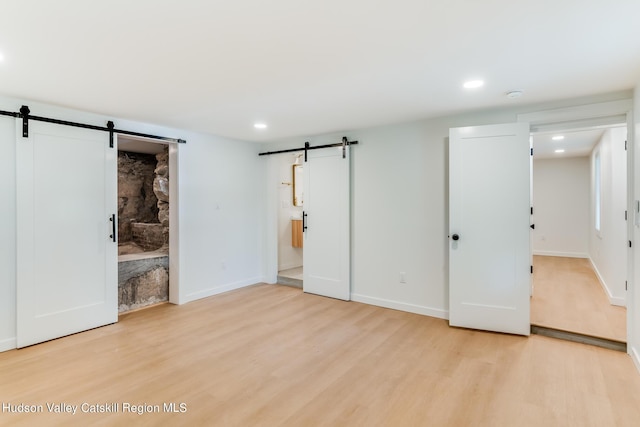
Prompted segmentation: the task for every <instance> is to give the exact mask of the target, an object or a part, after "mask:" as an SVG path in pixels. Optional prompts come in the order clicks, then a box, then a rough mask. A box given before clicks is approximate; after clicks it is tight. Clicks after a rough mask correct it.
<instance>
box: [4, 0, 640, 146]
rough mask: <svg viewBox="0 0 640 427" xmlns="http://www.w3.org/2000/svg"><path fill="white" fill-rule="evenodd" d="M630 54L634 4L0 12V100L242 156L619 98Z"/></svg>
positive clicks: (639, 18)
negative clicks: (49, 107)
mask: <svg viewBox="0 0 640 427" xmlns="http://www.w3.org/2000/svg"><path fill="white" fill-rule="evenodd" d="M639 53H640V1H638V0H615V1H612V0H589V1H584V0H562V1H558V0H534V1H523V0H521V1H513V0H483V1H474V0H322V1H319V0H315V1H310V0H271V1H264V0H244V1H232V0H224V1H222V0H210V1H204V0H180V1H178V0H175V1H168V0H167V1H159V0H135V1H132V0H111V1H102V2H97V1H86V0H57V1H48V0H40V1H37V0H34V1H13V2H3V4H2V5H1V6H0V54H2V56H4V60H3V61H1V62H0V94H4V95H8V96H16V97H21V98H26V99H32V100H36V101H42V102H47V103H52V104H57V105H63V106H68V107H72V108H77V109H82V110H87V111H92V112H97V113H101V114H105V115H109V116H115V117H124V118H129V119H134V120H139V121H144V122H150V123H157V124H162V125H167V126H172V127H178V128H186V129H191V130H197V131H204V132H208V133H212V134H218V135H223V136H228V137H232V138H238V139H243V140H252V141H270V140H275V139H280V138H285V137H293V136H303V135H314V134H319V133H325V132H334V131H336V132H337V131H347V130H350V129H357V128H362V127H368V126H375V125H380V124H389V123H398V122H404V121H411V120H416V119H421V118H429V117H437V116H442V115H445V114H451V113H457V112H461V111H468V110H474V109H480V108H487V107H503V106H504V107H506V106H509V105H513V104H523V103H536V102H541V101H551V100H557V99H566V98H571V97H577V96H584V95H591V94H598V93H605V92H612V91H618V90H626V89H630V88H632V87H633V86H634V84H635V83H637V82H638V80H640V54H639ZM470 78H483V79H484V80H485V81H486V85H485V86H484V87H483V88H481V89H477V90H474V91H465V90H463V89H462V88H461V85H462V83H463V81H464V80H466V79H470ZM514 89H519V90H524V96H523V97H521V98H519V99H508V98H507V97H505V93H506V92H507V91H509V90H514ZM32 113H34V114H36V112H32ZM256 121H264V122H265V123H267V124H268V126H269V127H268V129H266V130H256V129H254V128H253V123H254V122H256Z"/></svg>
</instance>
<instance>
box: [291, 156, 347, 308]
mask: <svg viewBox="0 0 640 427" xmlns="http://www.w3.org/2000/svg"><path fill="white" fill-rule="evenodd" d="M349 150H350V147H349V146H347V147H345V150H344V151H343V149H342V148H323V149H318V150H310V151H308V153H307V162H306V163H305V164H304V217H303V228H304V252H303V264H304V272H303V282H302V283H303V284H302V287H303V290H304V291H305V292H309V293H313V294H318V295H323V296H327V297H331V298H338V299H342V300H350V299H351V284H350V246H349V242H350V209H349V200H350V186H351V184H350V179H349V177H350V166H349V165H350V157H349ZM343 154H344V157H343Z"/></svg>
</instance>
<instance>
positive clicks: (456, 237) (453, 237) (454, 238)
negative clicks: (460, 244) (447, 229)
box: [451, 234, 460, 241]
mask: <svg viewBox="0 0 640 427" xmlns="http://www.w3.org/2000/svg"><path fill="white" fill-rule="evenodd" d="M451 238H452V239H453V240H456V241H458V240H460V236H458V235H457V234H454V235H453V236H451Z"/></svg>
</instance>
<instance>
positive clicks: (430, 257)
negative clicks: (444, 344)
mask: <svg viewBox="0 0 640 427" xmlns="http://www.w3.org/2000/svg"><path fill="white" fill-rule="evenodd" d="M630 97H631V94H630V93H629V92H623V93H616V94H608V95H603V96H598V97H589V98H583V99H578V100H564V101H561V102H556V103H546V104H539V105H531V106H525V107H514V108H511V109H507V110H485V111H475V112H471V113H468V114H461V115H456V116H451V117H444V118H438V119H432V120H424V121H418V122H413V123H406V124H398V125H391V126H381V127H377V128H369V129H361V130H353V131H345V132H340V133H332V134H328V135H322V136H315V137H301V138H296V139H291V140H287V141H281V142H279V143H274V144H270V145H269V146H268V147H265V151H267V149H268V150H275V149H283V148H295V147H300V146H302V145H303V144H304V141H309V142H310V143H311V145H321V144H328V143H336V142H340V140H341V138H342V136H343V135H344V136H348V137H349V139H350V140H358V141H359V144H358V145H357V146H354V147H352V151H351V153H352V194H351V200H352V202H351V203H352V204H351V265H352V270H351V271H352V273H351V274H352V276H351V291H352V298H353V299H354V300H356V301H361V302H366V303H370V304H375V305H379V306H383V307H390V308H396V309H400V310H405V311H410V312H415V313H421V314H427V315H431V316H435V317H441V318H446V317H448V310H449V299H448V293H449V289H448V280H449V279H448V268H449V267H448V239H447V234H448V219H447V218H448V199H447V197H448V196H447V194H448V170H447V164H448V148H447V147H448V142H447V139H448V134H449V128H450V127H458V126H472V125H482V124H497V123H510V122H516V121H517V115H518V114H519V113H525V112H534V111H542V110H545V109H552V108H562V107H570V106H576V105H585V104H591V103H597V102H604V101H609V100H614V99H628V98H630ZM267 191H268V192H269V191H271V195H270V196H268V198H269V199H270V200H274V202H269V203H275V200H276V194H275V190H273V189H272V190H269V189H267ZM272 212H275V208H274V207H270V208H269V209H268V211H267V213H266V215H267V219H266V223H267V224H272V226H271V227H275V224H276V222H277V221H276V218H275V214H273V213H272ZM268 228H269V227H268ZM266 240H267V244H266V246H265V247H266V250H267V255H266V258H265V259H266V264H267V266H266V270H267V272H268V274H267V275H268V277H269V280H270V281H275V272H274V270H275V266H276V261H275V258H276V255H275V254H276V253H277V252H276V250H277V246H276V240H275V238H274V236H269V235H267V236H266ZM271 266H273V267H271ZM400 272H406V278H407V283H403V284H401V283H400V280H399V279H400Z"/></svg>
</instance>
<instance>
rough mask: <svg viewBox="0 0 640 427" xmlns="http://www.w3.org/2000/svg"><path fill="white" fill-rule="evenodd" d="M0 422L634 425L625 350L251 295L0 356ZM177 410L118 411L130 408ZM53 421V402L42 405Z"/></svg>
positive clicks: (282, 290) (266, 293) (636, 410)
mask: <svg viewBox="0 0 640 427" xmlns="http://www.w3.org/2000/svg"><path fill="white" fill-rule="evenodd" d="M0 402H1V403H5V404H6V403H11V404H13V405H15V404H20V403H25V404H30V405H38V404H41V405H45V404H46V403H47V402H53V403H59V402H66V403H69V404H72V405H81V404H82V403H83V402H86V403H89V404H95V403H99V404H113V403H118V404H119V408H120V412H119V413H116V414H86V413H79V414H76V415H61V414H49V413H44V414H40V413H36V414H10V413H0V424H1V425H24V426H33V425H38V426H44V425H65V426H67V425H82V426H85V425H118V426H120V425H154V426H155V425H185V426H243V427H244V426H281V425H282V426H305V427H306V426H367V427H369V426H393V427H396V426H492V427H494V426H509V427H513V426H519V427H522V426H637V425H638V420H640V405H638V402H640V374H639V373H638V372H637V371H636V370H635V368H634V366H633V363H632V361H631V359H630V357H629V356H628V355H626V354H624V353H621V352H616V351H612V350H605V349H602V348H597V347H593V346H588V345H583V344H577V343H572V342H566V341H560V340H555V339H551V338H546V337H542V336H531V337H529V338H526V337H518V336H510V335H503V334H494V333H488V332H479V331H471V330H465V329H457V328H450V327H449V326H448V324H447V322H446V321H445V320H440V319H435V318H430V317H427V316H421V315H417V314H411V313H405V312H400V311H394V310H389V309H384V308H380V307H374V306H370V305H365V304H360V303H356V302H343V301H338V300H333V299H330V298H323V297H319V296H315V295H310V294H304V293H302V292H301V291H300V290H299V289H295V288H291V287H287V286H279V285H257V286H252V287H247V288H243V289H239V290H236V291H233V292H229V293H225V294H221V295H217V296H214V297H210V298H207V299H203V300H199V301H195V302H192V303H189V304H186V305H183V306H174V305H161V306H156V307H152V308H149V309H146V310H142V311H138V312H134V313H130V314H127V315H124V316H123V317H122V318H121V320H120V322H119V323H117V324H114V325H110V326H106V327H103V328H98V329H95V330H92V331H88V332H84V333H80V334H76V335H73V336H69V337H66V338H61V339H58V340H54V341H51V342H47V343H44V344H40V345H36V346H33V347H29V348H25V349H22V350H15V351H8V352H5V353H0ZM165 402H175V403H185V404H186V409H187V411H186V412H185V413H175V414H174V413H160V414H155V413H148V414H144V415H136V414H133V413H123V412H122V411H123V406H124V404H125V403H130V404H136V405H139V404H148V405H160V407H161V408H160V409H162V405H163V403H165ZM44 411H45V412H46V411H47V409H46V406H45V407H44Z"/></svg>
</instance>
